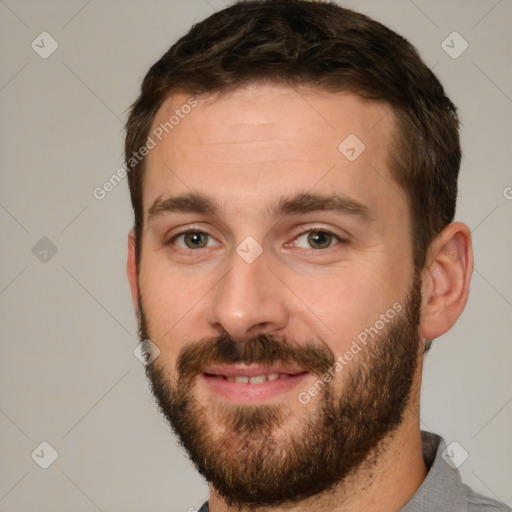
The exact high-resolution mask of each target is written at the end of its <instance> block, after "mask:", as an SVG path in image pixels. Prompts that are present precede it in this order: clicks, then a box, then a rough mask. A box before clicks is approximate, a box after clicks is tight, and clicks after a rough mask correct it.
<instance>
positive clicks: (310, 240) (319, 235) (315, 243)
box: [295, 230, 344, 250]
mask: <svg viewBox="0 0 512 512" xmlns="http://www.w3.org/2000/svg"><path fill="white" fill-rule="evenodd" d="M343 241H344V240H342V239H341V238H340V237H339V236H337V235H335V234H334V233H331V232H330V231H325V230H313V231H306V232H305V233H302V234H301V235H299V236H298V237H297V238H296V239H295V242H296V243H301V242H302V243H306V244H308V245H309V247H304V246H303V248H305V249H315V250H318V249H329V248H330V247H332V246H333V245H334V243H335V242H343Z"/></svg>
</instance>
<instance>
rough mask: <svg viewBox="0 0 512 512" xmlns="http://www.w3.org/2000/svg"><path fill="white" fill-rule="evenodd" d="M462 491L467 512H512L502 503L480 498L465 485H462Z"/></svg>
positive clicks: (479, 495)
mask: <svg viewBox="0 0 512 512" xmlns="http://www.w3.org/2000/svg"><path fill="white" fill-rule="evenodd" d="M462 491H463V493H464V495H465V501H466V502H467V504H468V512H512V509H511V508H510V507H508V506H507V505H505V504H504V503H501V502H499V501H497V500H494V499H492V498H488V497H486V496H482V495H481V494H478V493H476V492H475V491H473V489H471V487H468V486H467V485H462Z"/></svg>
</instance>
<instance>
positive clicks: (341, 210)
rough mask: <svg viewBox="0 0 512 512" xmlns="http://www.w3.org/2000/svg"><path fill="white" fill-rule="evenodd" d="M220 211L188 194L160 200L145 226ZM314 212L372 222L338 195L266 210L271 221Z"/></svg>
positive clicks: (282, 201) (298, 198) (287, 201)
mask: <svg viewBox="0 0 512 512" xmlns="http://www.w3.org/2000/svg"><path fill="white" fill-rule="evenodd" d="M220 211H221V207H220V205H219V204H218V203H217V202H216V201H215V200H214V199H213V198H212V197H209V196H207V195H205V194H201V193H197V192H191V193H188V194H182V195H179V196H174V197H167V198H164V197H161V196H160V197H158V198H157V199H156V200H155V202H154V203H153V205H152V206H151V208H150V209H149V211H148V222H149V223H151V221H152V220H153V219H155V218H157V217H160V216H162V215H165V214H172V213H196V214H203V215H213V216H218V215H219V213H220ZM318 211H330V212H335V213H338V214H342V215H353V216H358V217H361V219H362V220H365V221H367V222H370V221H373V220H374V219H373V217H372V215H371V212H370V209H369V208H368V207H367V206H366V205H364V204H363V203H361V202H359V201H357V200H355V199H353V198H350V197H348V196H346V195H344V194H340V193H334V194H330V195H321V194H310V193H307V192H306V193H299V194H296V195H295V196H293V197H281V198H279V199H278V200H276V201H274V202H273V203H272V204H270V205H269V207H268V208H267V212H268V214H269V215H270V217H271V218H272V217H273V218H277V217H283V216H287V215H294V214H295V215H297V214H306V213H312V212H318Z"/></svg>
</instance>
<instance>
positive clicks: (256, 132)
mask: <svg viewBox="0 0 512 512" xmlns="http://www.w3.org/2000/svg"><path fill="white" fill-rule="evenodd" d="M187 100H188V96H187V95H184V94H179V95H178V94H176V95H173V96H171V97H170V98H169V99H168V100H167V101H166V102H165V103H164V104H163V106H162V107H161V109H160V110H159V112H158V114H157V116H156V119H155V121H154V126H158V125H159V124H160V123H161V122H165V121H167V120H168V119H169V118H170V116H171V115H172V114H173V113H174V110H175V109H176V108H179V107H180V106H181V105H183V104H184V103H186V101H187ZM350 134H355V135H356V136H357V137H358V138H359V139H360V140H361V141H362V142H363V143H364V145H365V150H364V151H363V152H362V153H361V154H360V156H359V157H358V158H356V159H355V160H354V161H349V160H348V159H347V158H346V157H345V156H344V155H343V154H342V153H341V152H340V151H339V150H338V145H339V144H340V143H341V142H342V141H343V140H344V139H345V138H346V137H347V136H348V135H350ZM393 134H394V116H393V114H392V112H390V109H389V107H388V106H387V105H386V104H384V103H379V102H374V101H367V100H363V99H361V98H359V97H357V96H354V95H352V94H348V93H337V94H333V93H326V92H322V91H318V90H314V89H309V88H301V89H291V88H288V87H284V86H270V85H253V86H251V87H249V88H246V89H239V90H236V91H234V92H231V93H229V94H228V95H224V96H210V97H203V98H198V105H197V106H196V107H195V108H194V109H193V111H192V112H191V113H190V114H188V115H187V116H186V117H185V118H184V119H182V120H181V121H180V123H179V124H178V125H176V126H175V127H174V129H173V130H172V131H171V132H170V133H169V134H167V135H166V136H165V137H164V138H163V139H162V141H161V142H159V144H158V145H157V146H156V147H155V148H154V149H153V150H151V152H150V153H149V155H148V157H147V171H146V176H145V180H144V192H143V198H144V199H143V202H144V211H145V218H144V230H143V237H142V257H141V262H140V267H139V268H138V269H137V266H136V263H135V241H134V235H133V232H131V233H130V235H129V238H128V248H129V251H128V265H127V269H128V277H129V280H130V285H131V290H132V297H133V300H134V305H135V307H136V308H138V305H139V301H140V302H141V303H143V304H144V312H145V315H146V317H147V321H148V323H149V325H150V337H151V340H152V342H153V343H154V344H155V345H156V346H158V348H159V349H160V356H159V358H158V359H157V365H158V367H159V368H160V369H161V371H162V374H163V375H164V378H166V379H167V381H168V382H169V383H170V382H173V379H176V378H177V374H176V366H177V362H178V357H179V355H180V353H181V352H182V351H183V349H184V348H185V347H186V346H187V344H189V343H190V342H191V341H193V340H195V341H197V340H203V339H204V340H206V339H208V338H212V337H218V336H221V335H223V334H226V333H227V334H228V335H229V336H231V337H232V338H233V339H235V340H239V341H243V340H247V339H250V338H253V337H255V336H258V335H262V334H267V335H273V336H278V337H279V336H281V337H286V338H287V339H290V340H298V342H300V341H304V340H307V341H308V342H313V343H316V344H317V345H320V346H324V347H325V348H326V349H327V350H328V351H329V352H332V354H334V356H335V357H338V356H342V355H343V354H344V353H345V352H346V351H347V350H349V348H350V346H351V343H352V341H353V340H354V339H356V338H357V336H358V334H360V333H361V332H362V331H363V330H364V329H365V328H368V327H370V326H373V325H374V324H375V322H376V320H377V319H378V318H379V315H381V314H384V313H385V312H386V311H388V310H389V309H390V308H391V307H392V305H393V304H394V303H397V302H398V303H400V304H404V302H405V298H406V295H407V292H408V291H409V290H410V287H411V283H412V276H413V271H414V269H413V263H412V245H411V235H410V219H409V214H408V207H407V202H406V199H405V194H404V193H403V192H402V191H401V190H400V188H399V186H398V185H397V184H395V183H394V182H393V181H392V179H391V175H390V171H389V168H388V151H389V148H390V147H391V142H392V137H393ZM190 192H200V193H203V194H205V195H208V196H210V197H212V198H213V199H214V200H215V201H216V202H217V203H218V204H219V205H220V210H219V211H218V212H217V213H216V214H214V215H213V214H202V213H201V214H199V213H185V214H184V213H172V214H171V213H168V214H163V215H159V216H153V218H152V219H151V220H149V217H148V210H149V209H150V208H151V206H152V205H153V204H154V203H155V201H156V200H157V199H159V198H162V197H168V196H169V195H172V196H175V195H179V194H186V193H190ZM333 192H336V193H339V194H343V195H344V196H347V197H349V198H351V199H352V200H355V201H358V202H359V203H362V204H363V205H365V207H366V208H367V210H368V212H369V217H370V219H369V220H368V219H364V218H363V217H362V216H359V215H353V214H347V213H343V214H340V213H339V212H332V211H316V212H311V213H306V214H303V213H300V214H293V215H285V216H280V217H274V216H270V215H269V212H268V209H269V207H271V206H272V205H273V204H274V203H275V202H276V201H277V200H278V199H280V198H281V197H283V196H284V197H291V196H293V195H295V194H299V193H315V194H321V195H328V194H332V193H333ZM326 230H327V231H330V232H332V233H334V235H336V236H339V237H340V239H342V240H344V242H340V241H338V239H336V238H334V239H333V240H332V243H331V244H330V246H329V248H326V249H313V248H312V247H311V246H310V245H308V240H307V235H305V236H304V235H303V234H304V233H309V232H311V231H326ZM183 231H200V232H204V233H208V234H209V235H210V238H209V239H208V244H207V247H205V248H202V249H199V250H198V249H187V248H186V245H185V243H184V242H185V241H184V237H183V236H182V237H179V238H178V239H175V240H174V242H173V243H171V244H168V243H167V242H168V241H169V240H170V239H171V238H172V237H173V236H174V235H177V234H178V233H180V232H183ZM248 236H251V237H253V238H254V239H255V240H256V241H257V242H258V244H259V245H260V246H261V248H262V251H263V252H262V253H261V255H260V256H259V257H258V258H257V259H256V260H255V261H253V262H252V263H247V262H246V261H245V260H244V259H243V258H241V257H240V256H239V254H237V252H236V249H237V247H238V246H239V244H240V243H241V242H242V241H244V240H245V238H246V237H248ZM472 264H473V260H472V252H471V240H470V233H469V229H468V228H467V226H465V225H464V224H462V223H452V224H450V225H449V226H447V227H446V228H445V229H444V230H443V232H441V233H440V234H439V235H438V237H437V238H436V239H435V240H434V241H433V242H432V244H431V247H430V249H429V253H428V255H427V264H426V267H425V269H422V270H421V272H420V278H421V285H420V287H421V318H420V321H419V325H418V330H417V331H418V334H419V336H420V341H421V343H423V340H425V339H431V338H435V337H437V336H440V335H441V334H443V333H444V332H446V331H447V330H448V329H449V328H450V327H451V326H452V325H453V324H454V323H455V321H456V319H457V318H458V316H459V315H460V313H461V312H462V310H463V308H464V306H465V303H466V300H467V296H468V292H469V281H470V276H471V271H472ZM139 315H140V313H139ZM369 355H370V356H371V351H369ZM421 363H422V361H421V358H420V360H419V361H418V365H417V367H416V370H415V372H414V377H413V385H412V389H411V393H410V399H409V401H408V403H407V407H406V410H405V412H404V415H403V421H402V422H401V424H400V425H399V427H398V428H396V429H395V430H394V431H393V432H391V433H390V435H388V436H387V438H386V439H385V440H384V441H383V442H382V443H381V448H382V449H381V450H379V454H378V456H377V457H376V458H375V459H374V460H372V464H371V467H369V466H364V467H361V468H360V470H359V471H356V472H354V473H353V474H351V475H350V477H347V478H345V479H344V480H343V481H342V482H340V483H339V485H338V486H337V488H336V489H335V490H334V492H333V493H330V494H325V495H317V496H315V497H314V499H309V500H307V501H303V502H300V503H296V504H292V505H279V506H276V507H273V506H270V505H269V506H265V507H260V508H259V509H258V510H260V511H262V512H263V511H269V512H270V511H277V510H289V511H299V510H308V511H316V510H323V509H325V507H326V506H328V507H329V509H330V510H347V509H350V510H351V511H356V512H357V511H362V510H369V509H371V510H374V511H379V510H382V511H384V510H387V511H390V510H399V508H400V507H402V506H403V505H404V504H405V503H406V502H407V501H408V500H409V499H410V497H411V496H412V495H413V494H414V492H415V491H416V490H417V489H418V487H419V485H420V484H421V482H422V480H423V479H424V477H425V474H426V468H425V465H424V462H423V458H422V452H421V440H420V429H419V417H418V416H419V412H418V411H419V390H420V383H421V366H422V364H421ZM347 370H350V365H348V366H347ZM343 375H344V373H343V372H340V373H339V374H337V375H336V377H335V378H334V379H333V382H332V386H333V389H336V390H337V392H338V393H343V390H344V389H345V387H346V386H347V383H346V382H345V381H344V378H343ZM317 379H318V376H316V375H313V374H309V375H307V376H306V378H305V379H304V380H303V381H302V382H301V384H300V389H293V390H291V391H289V392H286V393H282V394H280V395H278V396H275V397H273V398H271V399H269V400H267V401H266V402H265V403H266V404H270V405H278V406H279V409H280V410H282V411H285V412H286V414H285V416H286V421H285V422H284V423H281V424H280V425H279V428H277V429H275V431H274V432H273V434H274V435H275V436H276V439H281V440H282V441H285V440H286V439H288V438H290V436H293V435H294V432H295V433H297V432H298V430H297V429H299V428H300V426H301V422H303V421H304V420H306V419H308V418H311V415H312V414H313V413H314V411H315V409H314V407H315V404H316V403H317V402H315V401H314V400H313V401H312V402H310V403H309V404H307V405H304V404H301V403H300V402H299V401H298V400H297V394H298V392H299V391H301V390H305V389H308V388H309V387H310V386H311V385H312V384H313V383H314V382H315V381H316V380H317ZM194 398H195V399H196V400H197V403H198V404H200V405H201V406H202V407H204V408H205V411H206V413H208V412H211V411H212V410H213V409H214V408H215V409H216V410H219V409H218V408H221V409H222V408H223V407H224V408H226V407H227V406H228V404H227V403H226V401H225V400H224V399H222V398H221V397H219V396H218V395H217V394H215V393H214V392H213V391H212V390H211V389H210V388H209V387H208V386H207V385H205V384H204V382H203V381H201V380H200V379H197V380H196V383H195V387H194ZM211 432H212V435H221V434H222V425H217V426H216V425H215V424H214V423H212V425H211ZM210 510H211V511H212V512H224V511H228V510H235V509H234V508H230V507H229V506H228V505H227V504H226V501H225V500H224V499H223V497H222V496H220V495H219V494H218V493H217V492H216V491H215V489H213V488H212V489H211V496H210Z"/></svg>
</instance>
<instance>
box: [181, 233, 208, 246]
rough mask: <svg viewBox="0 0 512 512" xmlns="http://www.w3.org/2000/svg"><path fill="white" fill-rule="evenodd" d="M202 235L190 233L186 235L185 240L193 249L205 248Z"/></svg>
mask: <svg viewBox="0 0 512 512" xmlns="http://www.w3.org/2000/svg"><path fill="white" fill-rule="evenodd" d="M202 236H203V235H202V233H189V234H187V235H186V237H185V240H186V241H187V242H188V243H187V245H189V246H192V247H193V248H197V247H204V245H205V242H204V241H201V237H202Z"/></svg>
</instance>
